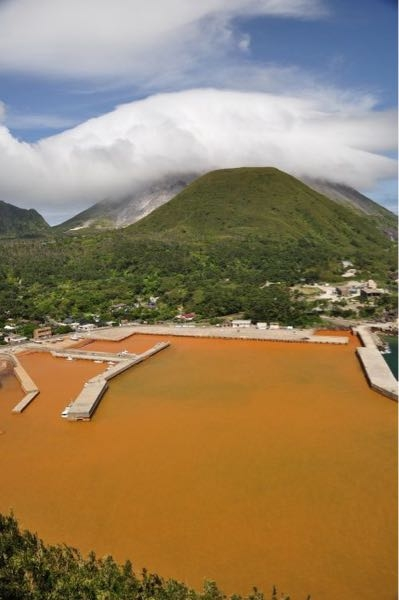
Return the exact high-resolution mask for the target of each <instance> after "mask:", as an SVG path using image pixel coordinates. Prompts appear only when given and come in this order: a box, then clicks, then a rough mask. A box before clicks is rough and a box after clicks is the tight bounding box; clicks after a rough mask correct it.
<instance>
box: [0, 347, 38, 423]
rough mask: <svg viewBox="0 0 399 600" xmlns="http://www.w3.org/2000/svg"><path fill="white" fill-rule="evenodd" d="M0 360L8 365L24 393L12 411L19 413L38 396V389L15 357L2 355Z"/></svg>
mask: <svg viewBox="0 0 399 600" xmlns="http://www.w3.org/2000/svg"><path fill="white" fill-rule="evenodd" d="M0 360H1V361H2V362H4V363H6V364H8V365H11V368H12V369H13V371H14V375H15V377H16V378H17V379H18V381H19V383H20V384H21V387H22V389H23V391H24V392H25V396H24V397H23V398H22V400H21V401H20V402H18V404H17V405H16V406H14V408H13V409H12V412H13V413H21V412H22V411H23V410H25V408H26V407H27V406H28V405H29V404H30V403H31V402H32V400H34V399H35V398H36V396H37V395H38V394H39V388H38V387H37V385H36V384H35V382H34V381H33V380H32V379H31V377H30V376H29V374H28V373H27V372H26V371H25V369H24V368H23V366H22V365H21V363H20V362H19V360H18V358H17V357H16V356H15V355H11V354H4V355H2V356H1V357H0Z"/></svg>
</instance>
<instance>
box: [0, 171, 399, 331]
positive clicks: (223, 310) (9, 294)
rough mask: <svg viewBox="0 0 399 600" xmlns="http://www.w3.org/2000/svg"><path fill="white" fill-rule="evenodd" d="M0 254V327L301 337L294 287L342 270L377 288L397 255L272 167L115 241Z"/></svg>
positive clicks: (198, 189) (214, 181)
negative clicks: (211, 323) (79, 325)
mask: <svg viewBox="0 0 399 600" xmlns="http://www.w3.org/2000/svg"><path fill="white" fill-rule="evenodd" d="M0 251H1V255H2V264H1V266H0V322H1V321H3V322H4V321H5V319H7V318H8V317H10V316H11V317H13V318H18V319H28V320H37V321H43V320H45V319H46V318H47V317H51V318H53V319H56V320H60V319H63V318H65V317H66V316H71V317H73V318H74V319H82V318H87V319H91V318H94V317H93V316H95V319H97V320H98V321H99V322H104V321H105V322H106V321H110V320H116V321H120V320H121V319H128V320H131V319H142V320H146V321H154V320H166V319H171V318H173V317H174V316H175V315H176V314H177V313H178V312H179V310H180V309H181V310H183V311H184V312H194V313H196V315H197V317H198V318H217V317H223V316H225V315H231V314H243V315H244V314H245V315H247V316H248V317H250V318H252V319H255V320H256V319H259V320H263V321H265V320H266V321H267V320H276V321H279V322H280V323H281V324H286V325H293V326H306V325H311V324H313V323H317V321H318V319H319V317H318V313H317V312H315V311H314V310H313V309H314V308H315V307H317V305H315V304H313V303H312V301H310V302H309V301H307V300H306V299H305V298H304V296H303V295H299V294H296V293H295V292H294V291H293V290H292V289H291V286H293V285H294V284H297V283H305V282H310V283H312V282H316V281H330V282H334V281H339V280H340V277H341V273H342V260H350V261H351V262H352V263H353V265H354V266H355V267H356V269H357V270H358V275H357V277H358V278H363V279H370V278H372V279H375V280H376V281H378V283H379V284H380V285H383V286H384V287H389V286H390V287H391V288H392V289H393V286H394V283H393V282H394V280H395V277H396V276H395V272H396V248H395V244H394V243H393V242H392V241H390V240H389V239H388V238H387V237H386V236H384V234H383V233H381V232H380V231H379V230H378V229H377V228H376V225H375V223H374V221H373V219H371V218H370V217H367V216H365V215H360V214H359V213H357V212H355V211H354V210H351V209H350V208H346V207H343V206H340V205H339V204H336V203H334V202H333V201H331V200H329V199H327V198H325V197H324V196H321V195H320V194H318V193H317V192H315V191H313V190H312V189H310V188H309V187H307V186H306V185H305V184H303V183H301V182H300V181H298V180H297V179H295V178H293V177H291V176H290V175H287V174H285V173H282V172H280V171H278V170H277V169H271V168H244V169H230V170H222V171H214V172H212V173H209V174H207V175H205V176H203V177H201V178H200V179H198V180H196V181H195V182H193V183H192V184H190V185H189V186H188V187H187V188H185V189H184V190H183V191H182V192H181V193H180V194H178V195H177V196H176V197H175V198H174V199H172V200H171V201H170V202H168V203H167V204H165V205H163V206H161V207H160V208H158V209H157V210H155V211H154V212H153V213H151V214H150V215H149V216H148V217H146V218H144V219H142V220H141V221H140V222H138V223H136V224H134V225H132V226H130V227H127V228H126V229H123V230H117V231H108V232H102V233H99V232H97V233H96V232H93V231H92V232H87V231H84V230H83V232H82V233H80V234H79V235H65V234H54V233H53V235H52V236H46V237H45V238H41V239H29V240H27V239H12V240H1V241H0ZM268 282H272V283H273V285H269V284H268ZM151 298H155V300H151Z"/></svg>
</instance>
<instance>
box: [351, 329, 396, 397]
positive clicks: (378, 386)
mask: <svg viewBox="0 0 399 600" xmlns="http://www.w3.org/2000/svg"><path fill="white" fill-rule="evenodd" d="M354 331H355V332H356V333H357V334H358V336H359V338H360V339H361V341H362V343H363V347H360V348H357V349H356V354H357V356H358V358H359V360H360V363H361V365H362V368H363V371H364V373H365V375H366V378H367V381H368V382H369V385H370V387H371V388H372V389H373V390H375V391H376V392H379V393H380V394H383V395H384V396H386V397H387V398H391V399H392V400H396V402H397V401H398V382H397V381H396V379H395V377H394V376H393V373H392V371H391V369H390V368H389V366H388V365H387V363H386V362H385V360H384V357H383V356H382V355H381V352H380V351H379V350H378V348H377V346H376V344H375V341H374V338H373V336H372V335H371V333H370V330H369V328H368V327H365V326H359V327H356V328H355V329H354Z"/></svg>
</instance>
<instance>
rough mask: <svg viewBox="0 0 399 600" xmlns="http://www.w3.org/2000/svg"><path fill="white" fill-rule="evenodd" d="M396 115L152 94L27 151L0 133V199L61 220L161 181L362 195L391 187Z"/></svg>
mask: <svg viewBox="0 0 399 600" xmlns="http://www.w3.org/2000/svg"><path fill="white" fill-rule="evenodd" d="M395 147H396V115H395V113H394V112H393V111H385V112H378V111H375V110H374V107H373V105H372V103H371V102H370V99H369V98H367V97H366V98H364V99H362V98H359V97H356V98H355V97H354V98H350V97H347V98H346V99H344V100H343V99H342V98H340V97H337V96H336V95H335V94H331V95H330V96H326V94H325V93H320V94H319V95H317V94H315V95H314V97H310V96H309V97H294V96H280V95H273V94H267V93H254V92H253V93H243V92H236V91H220V90H213V89H205V90H204V89H200V90H198V89H197V90H189V91H183V92H175V93H170V94H159V95H155V96H152V97H149V98H147V99H145V100H140V101H136V102H132V103H129V104H125V105H122V106H119V107H118V108H116V109H115V110H114V111H113V112H110V113H108V114H106V115H103V116H101V117H98V118H95V119H90V120H88V121H87V122H85V123H83V124H81V125H79V126H77V127H75V128H73V129H70V130H68V131H65V132H63V133H61V134H59V135H56V136H52V137H48V138H46V139H43V140H41V141H39V142H37V143H35V144H28V143H26V142H21V141H18V140H17V139H16V138H15V137H13V136H12V135H11V133H10V132H9V131H8V130H7V128H6V127H4V126H3V127H1V126H0V153H1V156H2V160H1V162H0V198H2V199H4V200H6V201H8V202H12V203H15V204H16V205H18V206H21V207H29V206H31V205H34V206H35V207H36V208H37V209H38V210H41V211H43V212H45V213H51V212H52V211H54V212H56V211H57V207H59V206H62V205H66V206H67V207H68V209H69V211H70V214H72V213H73V212H76V211H78V210H82V209H83V208H85V207H87V206H89V205H91V204H93V203H95V202H97V201H100V200H103V199H106V198H109V199H111V200H112V199H118V198H120V197H121V196H122V195H125V194H128V193H130V192H133V191H135V190H137V189H140V187H141V186H142V185H144V184H146V182H149V181H153V180H156V179H158V178H160V177H163V176H165V175H167V174H170V173H175V174H179V173H186V172H205V171H208V170H211V169H216V168H224V167H237V166H265V165H267V166H275V167H278V168H280V169H282V170H285V171H287V172H289V173H292V174H294V175H298V176H302V175H308V176H312V177H321V178H328V179H330V180H333V181H337V182H343V183H346V184H348V185H350V186H354V187H357V188H359V187H360V188H362V189H365V188H366V187H371V186H372V185H373V184H374V183H375V182H377V181H378V180H379V179H384V178H389V177H394V176H395V174H396V161H394V160H393V159H390V158H387V157H386V156H384V155H383V153H385V152H387V151H390V150H392V149H394V148H395Z"/></svg>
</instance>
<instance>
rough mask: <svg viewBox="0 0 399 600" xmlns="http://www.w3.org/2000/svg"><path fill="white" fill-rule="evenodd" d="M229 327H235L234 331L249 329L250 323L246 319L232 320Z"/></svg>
mask: <svg viewBox="0 0 399 600" xmlns="http://www.w3.org/2000/svg"><path fill="white" fill-rule="evenodd" d="M231 326H232V327H235V328H236V329H238V328H245V327H251V321H249V320H246V319H234V321H232V322H231Z"/></svg>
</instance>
